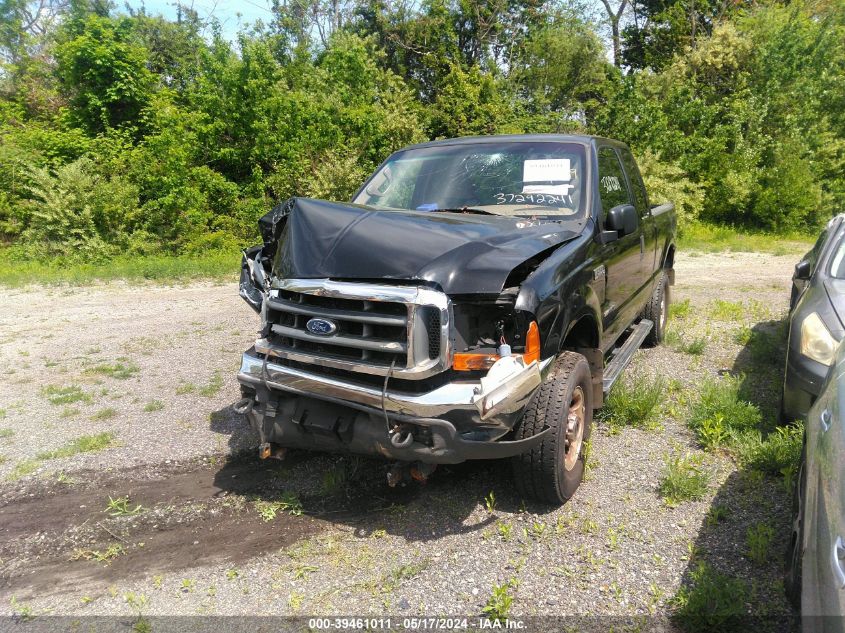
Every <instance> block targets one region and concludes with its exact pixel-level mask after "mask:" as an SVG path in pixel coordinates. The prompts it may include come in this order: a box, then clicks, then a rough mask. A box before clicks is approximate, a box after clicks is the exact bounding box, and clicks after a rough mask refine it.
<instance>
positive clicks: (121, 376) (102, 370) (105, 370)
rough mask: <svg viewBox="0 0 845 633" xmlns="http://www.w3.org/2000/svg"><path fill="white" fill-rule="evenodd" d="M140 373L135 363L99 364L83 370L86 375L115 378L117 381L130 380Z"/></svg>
mask: <svg viewBox="0 0 845 633" xmlns="http://www.w3.org/2000/svg"><path fill="white" fill-rule="evenodd" d="M139 371H141V368H140V367H138V365H136V364H135V363H132V362H129V361H125V362H124V361H118V362H115V363H100V364H99V365H94V366H93V367H89V368H88V369H86V370H85V373H86V374H98V375H101V376H109V377H111V378H117V379H118V380H127V379H128V378H132V376H134V375H135V374H137V373H138V372H139Z"/></svg>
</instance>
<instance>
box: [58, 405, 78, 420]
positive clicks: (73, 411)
mask: <svg viewBox="0 0 845 633" xmlns="http://www.w3.org/2000/svg"><path fill="white" fill-rule="evenodd" d="M79 413H80V412H79V409H77V408H76V407H65V408H64V409H62V412H61V413H60V414H59V417H60V418H62V419H65V418H72V417H75V416H77V415H79Z"/></svg>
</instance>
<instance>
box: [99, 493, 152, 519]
mask: <svg viewBox="0 0 845 633" xmlns="http://www.w3.org/2000/svg"><path fill="white" fill-rule="evenodd" d="M143 511H144V506H142V505H141V504H140V503H139V504H138V505H137V506H135V507H134V508H130V507H129V497H128V496H126V497H118V498H117V499H112V498H111V497H109V503H108V505H107V506H106V509H105V510H103V512H108V513H109V515H111V516H113V517H128V516H135V515H136V514H140V513H141V512H143Z"/></svg>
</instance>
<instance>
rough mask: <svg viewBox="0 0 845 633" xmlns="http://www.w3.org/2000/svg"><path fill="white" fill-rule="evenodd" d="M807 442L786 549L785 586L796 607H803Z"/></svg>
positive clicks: (793, 496)
mask: <svg viewBox="0 0 845 633" xmlns="http://www.w3.org/2000/svg"><path fill="white" fill-rule="evenodd" d="M806 454H807V446H806V442H805V444H804V448H803V449H802V450H801V463H800V465H799V467H798V481H797V483H796V485H795V493H794V494H793V495H792V536H791V538H790V539H789V546H788V547H787V550H786V574H785V577H784V583H783V584H784V588H785V589H786V597H787V598H789V601H790V602H791V603H792V606H793V607H795V608H796V609H800V608H801V561H802V557H803V547H802V542H803V536H804V535H803V527H804V526H803V523H804V491H805V489H806V481H807V473H806V464H807V460H806Z"/></svg>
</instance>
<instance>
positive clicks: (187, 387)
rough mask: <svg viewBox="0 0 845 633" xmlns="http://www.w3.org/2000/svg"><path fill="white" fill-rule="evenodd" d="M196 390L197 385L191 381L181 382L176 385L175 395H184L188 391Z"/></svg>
mask: <svg viewBox="0 0 845 633" xmlns="http://www.w3.org/2000/svg"><path fill="white" fill-rule="evenodd" d="M196 390H197V386H196V385H195V384H194V383H192V382H183V383H181V384H180V385H179V386H178V387H176V395H177V396H184V395H187V394H189V393H194V392H195V391H196Z"/></svg>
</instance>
